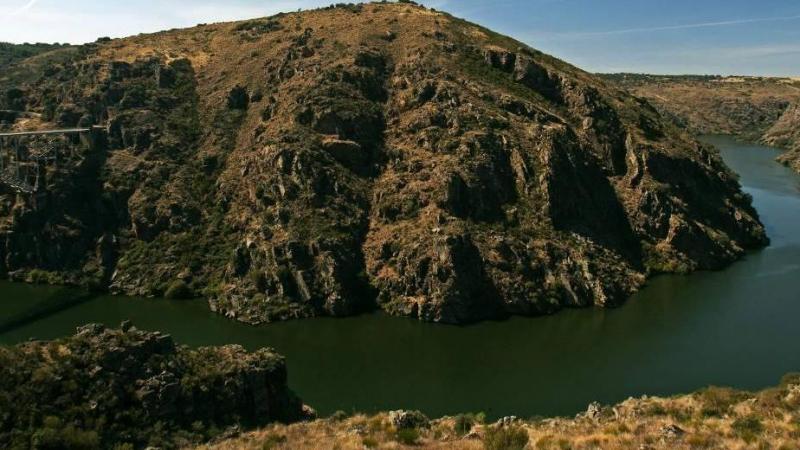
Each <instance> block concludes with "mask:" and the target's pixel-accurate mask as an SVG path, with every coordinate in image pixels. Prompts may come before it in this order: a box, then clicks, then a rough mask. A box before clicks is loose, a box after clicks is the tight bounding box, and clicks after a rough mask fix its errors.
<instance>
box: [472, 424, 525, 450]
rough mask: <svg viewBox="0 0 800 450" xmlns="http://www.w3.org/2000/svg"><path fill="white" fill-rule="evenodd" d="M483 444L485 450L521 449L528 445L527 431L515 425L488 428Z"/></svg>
mask: <svg viewBox="0 0 800 450" xmlns="http://www.w3.org/2000/svg"><path fill="white" fill-rule="evenodd" d="M483 445H484V447H486V450H523V449H524V448H525V446H526V445H528V432H527V431H525V429H524V428H522V427H517V426H511V427H499V428H493V429H491V428H490V429H488V430H487V431H486V436H485V437H484V438H483Z"/></svg>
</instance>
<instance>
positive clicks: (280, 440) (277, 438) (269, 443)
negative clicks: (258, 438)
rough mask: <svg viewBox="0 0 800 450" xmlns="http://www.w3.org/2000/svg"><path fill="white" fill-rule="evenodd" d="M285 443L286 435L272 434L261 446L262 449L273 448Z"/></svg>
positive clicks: (270, 449)
mask: <svg viewBox="0 0 800 450" xmlns="http://www.w3.org/2000/svg"><path fill="white" fill-rule="evenodd" d="M284 443H286V436H284V435H282V434H270V435H269V436H267V439H266V440H265V441H264V443H263V444H262V445H261V448H262V450H272V449H274V448H276V447H278V446H279V445H281V444H284Z"/></svg>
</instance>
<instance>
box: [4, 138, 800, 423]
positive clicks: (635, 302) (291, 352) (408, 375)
mask: <svg viewBox="0 0 800 450" xmlns="http://www.w3.org/2000/svg"><path fill="white" fill-rule="evenodd" d="M706 139H707V140H709V141H710V142H712V143H714V144H716V145H717V146H718V147H720V149H721V151H722V153H723V157H724V159H725V161H726V162H727V163H728V164H729V165H730V166H731V167H732V168H733V169H734V170H735V171H736V172H738V173H739V174H740V175H741V182H742V184H743V186H744V188H745V190H746V191H747V192H748V193H750V194H751V195H752V196H753V199H754V202H755V206H756V208H757V209H758V211H759V213H760V214H761V217H762V220H763V221H764V223H765V224H766V226H767V230H768V234H769V236H770V238H771V239H772V244H771V246H770V247H769V248H767V249H765V250H762V251H759V252H754V253H751V254H749V255H747V257H746V258H745V259H743V260H742V261H741V262H739V263H736V264H734V265H733V266H731V267H730V268H728V269H726V270H723V271H719V272H704V273H696V274H693V275H689V276H661V277H657V278H655V279H653V280H651V281H650V282H649V283H648V286H647V287H646V288H645V289H644V290H642V291H641V292H640V293H638V294H637V295H635V296H634V297H633V298H632V299H631V300H630V301H629V302H627V304H626V305H625V306H623V307H621V308H618V309H612V310H600V309H586V310H570V311H565V312H562V313H559V314H557V315H555V316H552V317H541V318H513V319H510V320H506V321H500V322H486V323H481V324H478V325H472V326H467V327H453V326H444V325H434V324H426V323H419V322H416V321H414V320H407V319H400V318H393V317H387V316H385V315H382V314H373V315H365V316H360V317H354V318H347V319H324V318H323V319H311V320H303V321H293V322H287V323H279V324H272V325H268V326H263V327H250V326H246V325H243V324H239V323H236V322H233V321H230V320H227V319H224V318H222V317H219V316H217V315H215V314H212V313H211V312H209V311H208V309H207V307H206V306H205V304H204V303H203V302H201V301H194V302H191V301H190V302H186V301H183V302H181V301H167V300H153V299H135V298H123V297H109V296H97V297H94V298H91V299H89V300H88V301H86V302H83V303H80V304H78V305H76V306H73V307H71V308H67V309H64V310H61V311H59V312H57V313H54V314H49V315H47V316H46V317H44V318H41V319H38V320H36V321H33V322H30V323H27V324H25V325H23V326H18V327H15V328H13V329H11V330H10V331H6V332H5V333H3V334H0V344H6V345H7V344H14V343H18V342H21V341H25V340H27V339H29V338H31V337H35V338H39V339H51V338H56V337H61V336H66V335H69V334H71V333H73V332H74V330H75V327H77V326H79V325H82V324H85V323H87V322H102V323H106V324H108V325H118V324H119V323H120V322H121V321H123V320H125V319H130V320H132V321H133V323H134V324H135V325H136V326H137V327H139V328H143V329H150V330H161V331H165V332H168V333H171V334H172V335H173V336H174V337H175V339H176V340H177V341H178V342H179V343H183V344H186V345H189V346H203V345H219V344H240V345H242V346H244V347H246V348H248V349H251V350H253V349H257V348H260V347H274V348H275V349H277V350H278V351H279V352H280V353H282V354H284V355H285V356H286V357H287V360H288V365H289V380H290V385H291V386H292V388H293V389H294V390H295V391H296V392H297V393H298V394H299V395H300V396H301V397H302V398H303V400H304V401H305V402H306V403H308V404H310V405H312V406H313V407H315V408H316V409H317V410H318V411H319V412H320V413H321V414H329V413H332V412H334V411H336V410H344V411H348V412H352V411H361V412H373V411H378V410H389V409H398V408H406V409H420V410H422V411H424V412H426V413H427V414H429V415H432V416H439V415H444V414H453V413H458V412H467V411H474V412H478V411H483V412H485V413H487V414H488V415H489V416H490V417H498V416H504V415H517V416H521V417H529V416H536V415H571V414H574V413H576V412H578V411H581V410H584V409H585V408H586V406H587V405H588V404H589V403H590V402H592V401H600V402H602V403H607V404H609V403H615V402H618V401H621V400H624V399H625V398H627V397H629V396H640V395H643V394H647V395H672V394H679V393H686V392H690V391H693V390H696V389H698V388H701V387H704V386H708V385H726V386H733V387H737V388H744V389H756V388H762V387H765V386H769V385H774V384H776V383H777V381H778V380H779V379H780V377H781V376H782V375H783V374H785V373H787V372H791V371H800V176H797V175H796V174H794V173H792V172H791V171H790V170H789V169H787V168H784V167H782V166H780V165H779V164H777V163H776V162H774V158H775V157H776V156H777V151H776V150H774V149H770V148H765V147H760V146H756V145H746V144H740V143H736V142H735V141H733V140H732V139H730V138H726V137H708V138H706ZM65 295H76V293H75V292H74V291H69V290H65V289H63V288H54V287H41V286H28V285H20V284H12V283H0V318H2V317H3V316H5V317H9V316H10V315H12V314H17V313H19V312H20V311H23V310H25V309H26V308H30V307H31V306H30V305H32V304H35V303H39V302H49V301H52V300H53V299H56V298H62V297H63V296H65Z"/></svg>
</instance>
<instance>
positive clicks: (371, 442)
mask: <svg viewBox="0 0 800 450" xmlns="http://www.w3.org/2000/svg"><path fill="white" fill-rule="evenodd" d="M361 444H362V445H364V447H366V448H378V446H379V445H380V443H379V442H378V440H377V439H375V438H374V437H372V436H367V437H365V438H364V439H362V440H361Z"/></svg>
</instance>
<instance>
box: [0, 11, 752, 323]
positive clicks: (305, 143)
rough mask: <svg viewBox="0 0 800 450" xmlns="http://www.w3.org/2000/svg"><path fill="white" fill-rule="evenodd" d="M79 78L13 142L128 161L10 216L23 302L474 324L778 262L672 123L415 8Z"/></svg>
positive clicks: (44, 91) (191, 33)
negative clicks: (751, 261) (48, 138)
mask: <svg viewBox="0 0 800 450" xmlns="http://www.w3.org/2000/svg"><path fill="white" fill-rule="evenodd" d="M56 56H58V57H63V58H65V59H66V60H65V61H63V62H62V63H58V64H53V63H49V64H43V63H41V62H39V61H36V60H33V61H28V60H24V61H21V62H19V63H18V64H17V66H15V67H24V68H25V70H23V71H21V72H20V73H22V74H24V77H23V76H20V78H18V79H16V81H15V79H11V80H7V82H9V83H11V84H13V88H10V89H9V91H8V92H7V94H8V95H6V96H4V99H3V101H4V102H5V103H4V104H3V105H0V109H6V110H13V111H16V112H15V117H14V118H12V119H11V120H7V121H6V125H5V127H6V128H7V129H22V128H30V127H40V128H47V127H56V126H75V125H91V124H107V125H108V133H107V139H106V142H105V143H104V145H103V146H102V148H100V149H98V150H95V151H92V152H88V153H85V154H82V155H80V156H81V157H80V158H79V159H78V160H77V161H75V162H73V163H71V164H69V165H61V166H59V167H58V169H54V168H50V169H49V171H50V173H48V176H47V180H48V186H47V189H46V192H47V193H46V195H44V196H43V197H41V196H40V197H41V198H37V199H36V201H33V200H32V199H30V198H28V197H26V196H24V195H16V194H14V193H12V192H10V191H8V190H6V191H5V192H4V193H2V194H0V233H2V240H0V273H3V274H7V275H8V276H9V277H11V278H13V279H18V280H28V281H44V282H50V283H75V284H90V285H92V286H95V287H99V288H108V289H110V290H111V291H113V292H116V293H125V294H132V295H141V296H164V295H165V296H168V297H173V298H190V297H198V296H202V297H205V298H208V299H209V304H210V306H211V308H212V309H213V310H215V311H217V312H220V313H223V314H225V315H227V316H228V317H231V318H235V319H238V320H242V321H245V322H249V323H261V322H265V321H273V320H280V319H287V318H294V317H307V316H314V315H333V316H341V315H348V314H354V313H357V312H359V311H362V310H364V309H370V308H374V307H376V306H377V307H380V308H382V309H384V310H386V311H388V312H390V313H392V314H397V315H403V316H410V317H415V318H419V319H422V320H428V321H440V322H448V323H464V322H470V321H475V320H481V319H487V318H494V317H499V316H503V315H508V314H524V315H535V314H546V313H552V312H554V311H557V310H559V309H561V308H564V307H582V306H591V305H597V306H613V305H618V304H620V303H621V302H622V301H624V300H625V299H626V298H627V297H628V296H629V295H630V294H631V293H632V292H634V291H635V290H637V289H638V288H640V287H641V285H642V284H643V283H644V282H645V280H646V278H647V277H648V276H650V275H652V274H654V273H659V272H688V271H692V270H697V269H718V268H721V267H723V266H725V265H726V264H728V263H730V262H732V261H734V260H736V259H737V258H738V257H740V256H741V255H742V254H743V252H744V251H745V250H746V249H750V248H756V247H759V246H762V245H764V244H765V243H766V242H767V239H766V236H765V233H764V228H763V227H762V225H761V224H760V223H759V220H758V217H757V214H756V212H755V211H754V210H753V208H752V206H751V203H750V199H749V198H748V197H747V196H746V195H745V194H743V193H742V191H741V190H740V186H739V184H738V182H737V181H736V177H735V176H734V174H733V173H731V171H730V170H729V169H728V168H727V167H726V166H725V165H724V164H723V162H722V161H721V159H720V157H719V155H718V154H717V152H716V151H715V150H714V149H712V148H709V147H706V146H703V145H701V144H699V143H698V142H696V141H695V140H693V139H692V138H690V137H689V136H688V135H686V134H685V133H683V132H682V131H681V130H680V129H678V128H677V127H675V126H674V125H672V123H671V122H670V121H668V120H663V118H662V116H661V115H660V114H659V112H658V111H657V110H656V109H654V108H652V107H651V106H650V105H649V104H648V103H647V102H645V101H641V100H638V99H636V98H635V97H633V96H631V95H629V94H627V93H625V92H623V91H622V90H620V89H619V88H617V87H614V86H611V85H609V84H608V83H606V82H604V81H602V80H600V79H598V78H597V77H595V76H593V75H591V74H588V73H586V72H583V71H581V70H579V69H577V68H575V67H573V66H570V65H569V64H566V63H564V62H562V61H559V60H557V59H555V58H553V57H550V56H548V55H545V54H542V53H541V52H538V51H536V50H534V49H531V48H528V47H527V46H525V45H523V44H521V43H519V42H516V41H514V40H512V39H510V38H507V37H504V36H500V35H498V34H496V33H493V32H491V31H489V30H486V29H484V28H481V27H479V26H477V25H473V24H470V23H467V22H464V21H462V20H459V19H457V18H454V17H452V16H450V15H447V14H445V13H441V12H437V11H433V10H429V9H425V8H423V7H419V6H416V5H413V4H410V3H407V2H402V3H373V4H367V5H358V6H353V5H340V6H338V7H331V8H326V9H321V10H316V11H309V12H302V13H292V14H281V15H278V16H274V17H270V18H265V19H256V20H251V21H245V22H238V23H226V24H215V25H202V26H198V27H196V28H192V29H185V30H172V31H167V32H163V33H157V34H152V35H140V36H136V37H131V38H127V39H122V40H112V41H106V40H101V41H98V42H97V43H94V44H91V45H86V46H83V47H80V48H78V49H64V50H57V51H56V52H55V55H54V54H50V55H49V57H50V58H55V57H56ZM36 70H39V71H40V74H39V76H38V77H36V78H35V81H25V80H30V76H31V74H32V73H35V71H36ZM13 73H16V72H13ZM12 78H13V77H12Z"/></svg>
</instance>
